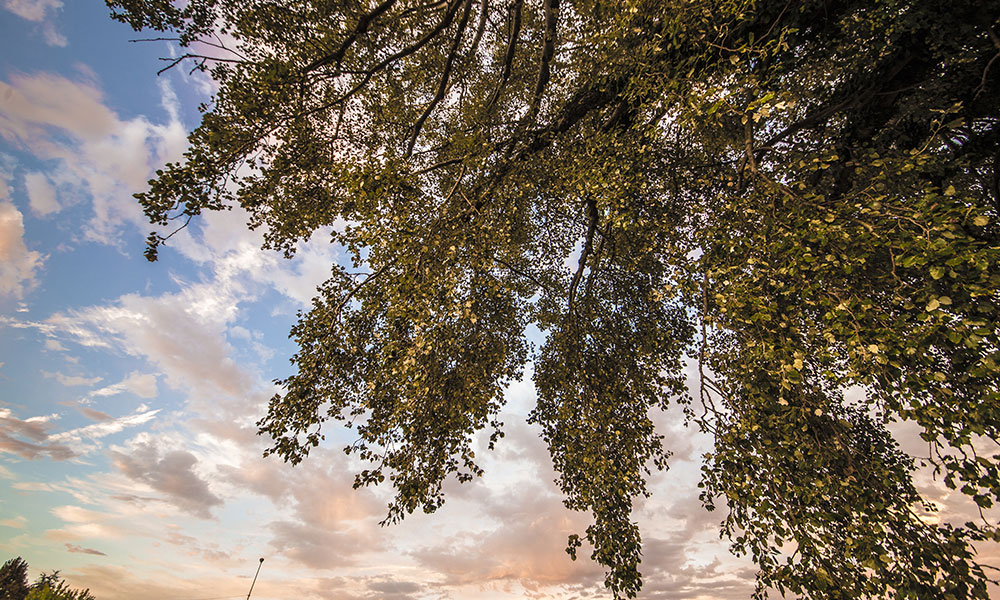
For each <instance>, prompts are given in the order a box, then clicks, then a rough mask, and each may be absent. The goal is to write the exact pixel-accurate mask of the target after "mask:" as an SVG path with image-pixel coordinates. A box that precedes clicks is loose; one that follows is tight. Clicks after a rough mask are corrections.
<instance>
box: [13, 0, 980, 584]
mask: <svg viewBox="0 0 1000 600" xmlns="http://www.w3.org/2000/svg"><path fill="white" fill-rule="evenodd" d="M136 37H139V36H137V35H136V34H134V33H133V32H132V31H131V30H129V29H128V28H127V27H126V26H124V25H121V24H118V23H115V22H113V21H111V20H110V19H109V18H108V15H107V9H106V8H105V7H104V4H103V2H99V1H97V0H76V1H75V2H66V3H64V2H62V1H61V0H0V554H2V555H6V556H3V557H2V558H4V559H6V558H9V557H13V556H17V555H20V556H22V557H24V558H25V559H26V560H27V561H28V562H29V564H30V565H31V567H32V572H33V574H34V573H37V572H38V571H39V570H52V569H60V570H61V571H62V572H63V573H64V574H65V575H66V577H67V579H69V580H70V581H71V582H72V583H73V584H75V585H79V586H81V587H90V588H91V590H92V591H93V592H94V593H95V595H96V596H97V597H98V599H99V600H118V599H121V600H124V599H125V598H153V599H162V600H175V599H176V600H182V599H185V600H191V599H195V598H219V599H222V598H240V597H244V596H245V594H246V592H247V589H248V587H249V582H250V578H251V577H252V575H253V572H254V569H255V568H256V566H257V559H258V558H259V557H265V559H266V560H265V562H264V565H263V569H262V571H261V577H260V580H259V581H258V583H257V587H256V588H255V589H254V598H290V597H295V598H325V599H360V598H398V599H411V598H412V599H416V598H521V597H525V596H530V597H535V598H560V599H562V598H566V599H568V598H588V597H607V594H606V593H605V592H604V591H603V586H602V579H603V574H602V572H601V570H600V569H599V568H598V567H596V566H594V565H593V564H592V563H590V562H589V561H587V560H585V559H583V560H579V561H577V562H575V563H574V562H572V561H570V559H569V557H568V556H567V555H566V553H565V552H564V550H563V548H564V547H565V542H566V536H567V535H569V534H570V533H574V532H577V533H579V532H582V530H583V529H584V528H585V527H586V525H587V517H586V515H580V514H577V513H572V512H570V511H567V510H566V509H565V508H563V506H562V504H561V502H560V498H559V495H558V492H557V490H556V489H555V487H554V485H553V484H552V479H553V473H552V471H551V467H550V466H549V461H548V455H547V452H546V450H545V448H544V447H543V446H542V444H541V442H540V441H539V440H538V432H537V430H535V429H533V428H531V427H529V426H527V425H525V424H523V416H524V415H525V414H526V413H527V411H528V410H529V409H530V406H531V404H532V402H533V390H532V387H531V385H530V383H527V382H526V383H522V384H519V385H515V386H513V387H512V388H511V389H510V390H509V391H508V407H507V409H506V410H507V412H508V414H506V415H505V416H504V419H503V420H504V421H505V422H506V423H507V424H508V426H507V437H506V438H505V439H504V440H503V442H502V443H501V445H500V447H499V449H498V451H497V452H496V453H494V454H493V455H492V456H491V457H489V458H487V459H486V460H485V462H484V466H485V468H486V471H487V474H486V476H485V477H484V478H483V479H482V480H478V481H476V482H475V483H473V484H469V485H465V486H457V485H452V486H450V495H449V500H448V502H447V504H446V505H445V507H444V508H443V509H441V511H439V513H437V514H435V515H431V516H425V515H414V516H413V517H411V518H409V519H408V520H407V521H406V522H404V523H403V524H402V525H398V526H393V527H389V528H380V527H379V526H378V524H377V523H378V521H379V520H381V518H382V517H383V516H384V512H385V505H386V502H387V491H386V490H378V489H376V490H363V491H353V490H352V489H351V485H350V484H351V482H352V481H353V473H354V472H355V470H357V469H358V468H359V466H358V465H357V464H354V463H353V462H352V461H353V458H351V459H348V458H347V457H345V456H344V455H343V453H342V452H340V450H339V448H340V447H341V446H342V445H343V443H344V442H345V441H346V438H345V437H344V432H342V431H337V430H335V429H331V430H329V431H328V434H329V435H328V438H329V445H328V446H327V447H323V448H321V449H320V450H319V451H318V452H315V453H314V454H313V455H312V456H310V458H309V460H307V461H306V462H305V463H303V464H301V465H300V466H298V467H295V468H292V467H290V466H288V465H285V464H283V463H281V462H280V461H279V460H276V459H263V458H261V453H262V452H263V450H264V448H265V447H266V440H262V439H260V438H258V437H257V435H256V428H255V426H254V422H255V421H256V420H257V419H258V418H260V416H262V415H263V412H264V410H265V406H266V402H267V399H268V398H269V397H270V396H271V395H272V394H273V393H274V392H275V389H274V386H273V384H272V383H271V382H272V381H273V380H274V379H275V378H280V377H282V376H285V375H287V374H288V372H289V368H290V367H289V364H288V361H287V358H288V356H290V355H291V353H292V352H293V351H294V348H293V347H292V346H291V344H290V343H289V341H288V339H287V332H288V329H289V327H290V326H291V325H292V323H293V321H294V315H295V312H296V311H297V310H299V309H304V308H306V307H307V306H308V304H309V301H310V299H311V297H312V294H313V290H314V289H315V286H316V285H317V284H319V283H320V282H322V281H323V280H324V279H325V278H326V276H327V274H328V273H329V269H330V265H331V263H332V262H333V261H337V260H342V259H343V258H344V257H343V255H342V254H341V253H340V252H339V251H338V249H337V248H336V247H335V246H333V245H331V244H330V243H329V239H328V238H325V236H324V235H323V232H319V233H317V235H316V236H314V238H313V239H312V240H311V241H310V242H309V243H308V244H303V245H302V246H301V247H300V248H299V251H298V253H297V255H296V257H295V258H294V259H293V260H285V259H283V258H281V257H280V256H279V255H278V254H275V253H271V252H265V251H262V250H260V249H259V248H260V244H261V238H262V236H261V234H260V232H250V231H248V230H247V229H246V227H245V225H244V223H245V220H246V219H245V215H243V214H241V213H240V212H239V211H232V212H228V213H220V214H213V215H209V216H207V217H206V218H204V219H202V220H201V221H199V222H197V223H196V224H195V225H194V226H193V227H191V228H189V229H187V230H185V231H184V232H182V233H181V234H179V235H177V236H176V237H174V238H173V239H171V240H170V244H169V245H168V246H167V248H166V249H165V250H164V251H162V252H161V254H160V261H159V262H157V263H155V264H150V263H148V262H146V261H145V259H144V258H143V256H142V251H143V248H144V238H145V235H146V234H147V233H148V231H149V227H148V226H147V225H146V224H145V222H144V220H143V216H142V213H141V210H140V209H139V208H138V206H137V205H136V203H135V201H134V200H133V198H132V197H131V196H132V194H133V193H135V192H138V191H141V190H142V188H143V185H144V182H145V181H146V180H147V179H148V178H149V177H150V176H151V174H152V173H153V172H154V171H155V170H156V169H157V168H158V167H160V166H162V165H163V164H164V163H165V162H166V161H169V160H176V159H178V158H179V157H180V155H181V153H182V152H183V150H184V148H185V145H186V133H187V131H188V130H189V129H190V128H192V127H193V126H194V125H196V123H197V118H198V114H197V111H196V110H195V107H196V106H197V104H198V103H199V102H203V101H206V100H207V99H208V98H209V97H210V94H211V91H212V82H211V81H210V80H209V79H207V78H206V77H205V76H203V75H199V74H195V75H194V76H191V75H189V74H187V73H186V72H185V71H183V70H181V69H174V70H171V71H169V72H168V73H166V74H164V75H163V76H159V77H157V76H156V71H157V70H158V69H159V68H161V67H162V65H163V63H162V62H161V61H160V59H161V58H163V57H168V56H170V53H171V49H170V47H169V46H168V45H167V44H165V43H163V42H144V43H130V42H129V40H130V39H133V38H136ZM526 381H530V379H526ZM678 416H679V414H665V415H662V416H661V417H660V419H659V420H660V421H661V423H662V425H663V432H664V433H666V435H667V444H668V447H670V448H671V449H672V450H673V451H674V453H675V454H674V458H673V459H672V469H671V471H670V472H669V473H668V474H666V475H657V476H656V477H655V479H654V482H653V485H652V491H653V497H652V498H651V499H650V500H648V501H644V502H639V504H638V510H637V513H636V517H637V519H638V520H639V521H640V523H641V525H642V527H643V532H644V537H645V540H646V545H645V553H644V555H645V560H644V564H643V571H644V573H645V575H646V579H647V582H646V588H645V589H646V592H645V593H644V597H646V598H657V599H673V598H677V599H680V598H747V597H748V596H749V593H750V590H751V588H752V577H753V568H752V565H750V564H749V563H748V562H747V561H745V560H737V559H734V558H732V557H729V556H728V554H727V549H726V545H725V544H724V543H723V542H720V541H719V540H718V530H717V523H718V520H719V519H720V517H719V516H717V515H712V514H708V513H706V512H705V511H704V510H702V509H701V507H700V505H699V502H698V499H697V488H696V484H697V479H698V462H699V459H700V455H701V454H702V453H703V452H705V451H707V445H706V440H704V439H702V438H700V437H699V436H698V435H696V434H695V433H694V432H692V431H691V430H689V429H686V428H684V427H683V426H682V425H680V424H678V420H679V419H678ZM903 435H904V437H906V436H907V435H909V436H910V437H912V432H911V433H909V434H908V433H906V432H903ZM921 477H922V479H921V480H920V481H921V485H922V486H923V488H924V489H925V490H926V491H927V493H928V495H929V497H931V498H932V499H934V500H935V502H937V503H938V504H939V505H940V506H941V507H942V508H943V509H944V510H943V512H942V514H941V518H949V519H954V520H964V519H965V515H966V514H968V511H969V510H970V507H968V506H967V505H965V504H962V502H960V501H958V500H955V499H954V498H953V497H951V496H949V495H948V493H947V492H946V491H944V490H941V489H940V488H939V487H938V486H935V485H934V484H933V482H931V481H930V480H929V479H928V478H926V477H923V476H921ZM989 550H990V551H991V552H993V553H995V549H989ZM995 562H997V561H994V563H995Z"/></svg>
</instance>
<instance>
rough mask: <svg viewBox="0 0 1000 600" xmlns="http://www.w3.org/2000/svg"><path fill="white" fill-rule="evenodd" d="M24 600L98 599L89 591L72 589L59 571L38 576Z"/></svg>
mask: <svg viewBox="0 0 1000 600" xmlns="http://www.w3.org/2000/svg"><path fill="white" fill-rule="evenodd" d="M24 600H96V598H94V596H93V595H92V594H91V593H90V590H89V589H86V590H77V589H73V588H71V587H70V586H69V585H68V584H67V583H66V582H65V581H63V578H62V577H60V576H59V571H52V572H51V573H42V574H41V575H39V576H38V579H37V580H36V581H35V583H34V585H32V586H31V591H29V592H28V595H27V596H25V597H24Z"/></svg>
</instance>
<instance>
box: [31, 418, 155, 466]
mask: <svg viewBox="0 0 1000 600" xmlns="http://www.w3.org/2000/svg"><path fill="white" fill-rule="evenodd" d="M158 412H160V409H156V410H150V411H146V412H143V413H139V414H133V415H126V416H124V417H118V418H117V419H111V420H105V421H100V422H98V423H93V424H91V425H86V426H84V427H78V428H76V429H70V430H69V431H63V432H60V433H55V434H52V435H51V436H49V441H52V442H57V443H60V444H64V445H66V446H68V447H70V448H71V449H72V450H73V451H74V452H75V453H76V454H77V455H81V454H87V453H90V452H93V451H94V450H97V449H98V448H99V446H98V445H97V444H96V443H95V442H97V440H100V439H101V438H105V437H107V436H109V435H112V434H115V433H119V432H121V431H124V430H125V429H126V428H128V427H138V426H139V425H144V424H146V423H148V422H149V421H151V420H152V419H153V417H155V416H156V414H157V413H158Z"/></svg>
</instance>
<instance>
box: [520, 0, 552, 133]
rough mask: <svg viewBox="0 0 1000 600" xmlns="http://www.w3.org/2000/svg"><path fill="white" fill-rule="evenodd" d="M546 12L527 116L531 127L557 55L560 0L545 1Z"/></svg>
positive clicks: (526, 119)
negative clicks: (539, 58)
mask: <svg viewBox="0 0 1000 600" xmlns="http://www.w3.org/2000/svg"><path fill="white" fill-rule="evenodd" d="M542 9H543V10H544V11H545V39H544V41H543V43H542V58H541V61H540V63H539V65H538V81H537V82H536V83H535V92H534V94H533V95H532V98H531V104H530V105H529V106H528V114H527V115H525V123H527V125H528V126H531V124H533V123H534V122H535V118H536V117H538V110H539V107H540V106H541V104H542V95H544V94H545V86H546V85H548V83H549V70H550V65H551V63H552V58H553V57H554V56H555V54H556V23H557V22H558V21H559V0H545V4H544V5H543V8H542Z"/></svg>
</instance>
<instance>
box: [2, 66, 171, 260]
mask: <svg viewBox="0 0 1000 600" xmlns="http://www.w3.org/2000/svg"><path fill="white" fill-rule="evenodd" d="M161 86H163V87H162V98H163V101H164V104H165V106H166V108H167V110H166V112H167V116H168V121H167V122H166V123H163V124H157V123H153V122H151V121H149V120H148V119H147V118H146V117H141V116H140V117H136V118H134V119H129V120H124V119H122V118H120V117H119V116H118V115H117V114H116V113H115V112H114V111H112V110H111V109H110V108H108V107H107V106H106V105H105V104H104V101H103V94H102V92H101V91H100V89H99V88H98V87H97V86H96V85H95V84H94V83H93V82H90V81H80V80H71V79H68V78H66V77H62V76H60V75H53V74H48V73H37V74H33V75H25V74H14V75H12V76H11V77H10V80H9V82H2V81H0V137H2V138H4V139H6V140H7V141H8V142H10V143H12V144H15V145H17V146H20V147H21V148H23V149H24V150H25V151H28V152H31V153H33V154H34V155H35V156H36V157H37V158H39V159H42V160H46V161H54V162H56V163H57V166H56V167H55V168H54V169H53V171H52V172H53V173H56V172H57V173H58V174H59V176H58V178H57V179H58V180H59V181H60V182H61V183H62V184H65V185H67V186H68V187H73V188H77V189H82V190H86V191H87V192H89V195H90V196H91V200H92V207H93V217H92V218H91V220H90V222H89V223H88V226H87V227H86V228H84V237H85V238H86V239H89V240H93V241H99V242H103V243H115V241H116V239H117V238H116V232H117V231H118V229H119V228H120V227H121V226H122V225H123V224H125V223H131V224H133V225H136V226H140V227H141V228H142V229H143V230H145V229H146V228H147V225H146V221H145V218H144V217H143V215H142V211H141V209H140V207H139V206H138V204H137V203H136V202H135V200H134V199H133V198H132V194H133V193H135V192H137V191H139V190H141V189H143V188H144V187H145V185H146V181H147V179H148V178H149V176H150V175H151V174H152V172H153V171H154V170H155V169H156V168H157V167H158V166H160V165H162V164H163V163H165V162H167V161H169V160H177V159H179V158H180V156H181V154H182V152H183V150H184V148H185V147H186V144H187V132H186V130H185V128H184V126H183V125H182V124H181V122H180V121H179V118H178V113H177V107H176V102H177V99H176V97H175V96H174V94H173V92H172V90H170V88H169V84H168V83H167V81H166V80H165V79H164V80H161ZM52 179H53V175H52V173H46V174H38V175H34V176H32V178H31V179H29V180H28V181H27V185H28V186H29V187H28V189H29V194H30V195H31V200H32V207H33V210H36V212H37V213H38V214H40V215H43V214H50V213H52V212H55V210H57V209H58V206H59V204H58V202H57V200H56V198H55V192H54V190H51V182H52ZM46 186H48V187H46ZM50 192H51V193H50Z"/></svg>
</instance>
